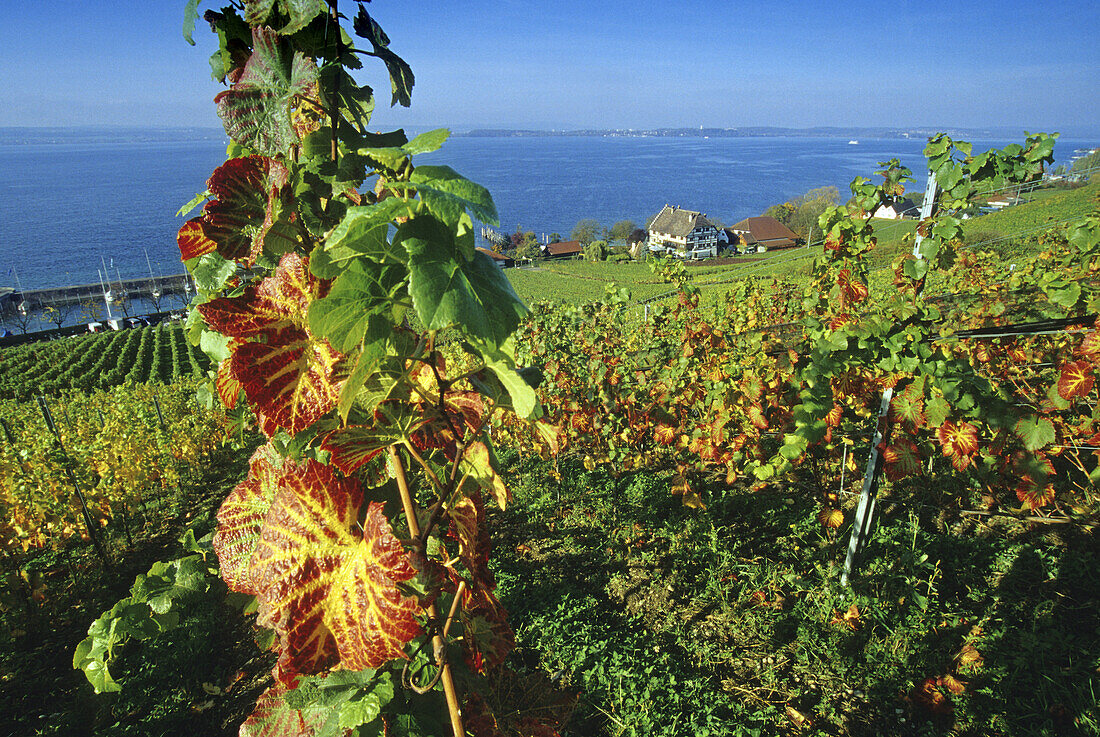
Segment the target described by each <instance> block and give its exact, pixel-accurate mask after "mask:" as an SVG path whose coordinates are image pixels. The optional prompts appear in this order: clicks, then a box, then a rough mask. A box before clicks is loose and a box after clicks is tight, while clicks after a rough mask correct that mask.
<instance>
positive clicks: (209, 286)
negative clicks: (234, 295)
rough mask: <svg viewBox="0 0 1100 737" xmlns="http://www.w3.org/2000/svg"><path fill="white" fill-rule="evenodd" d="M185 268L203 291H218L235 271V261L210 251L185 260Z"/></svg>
mask: <svg viewBox="0 0 1100 737" xmlns="http://www.w3.org/2000/svg"><path fill="white" fill-rule="evenodd" d="M184 264H185V265H186V266H187V270H188V271H190V272H191V276H193V277H195V285H196V286H197V287H198V288H199V289H201V290H202V291H204V292H218V291H221V289H222V287H224V286H225V285H226V282H228V281H229V280H230V279H232V278H233V275H234V274H236V273H237V264H236V262H235V261H230V260H228V259H225V258H222V256H221V254H219V253H216V252H212V253H207V254H204V255H202V256H199V257H198V258H195V259H190V260H188V261H185V262H184Z"/></svg>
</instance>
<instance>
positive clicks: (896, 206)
mask: <svg viewBox="0 0 1100 737" xmlns="http://www.w3.org/2000/svg"><path fill="white" fill-rule="evenodd" d="M871 217H873V218H882V219H884V220H911V219H913V218H917V217H920V206H919V205H917V204H915V203H914V202H913V200H911V199H908V198H906V199H904V200H896V201H894V202H891V203H889V204H886V205H882V206H880V207H879V208H878V209H877V210H875V211H874V212H873V213H871Z"/></svg>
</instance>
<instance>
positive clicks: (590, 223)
mask: <svg viewBox="0 0 1100 737" xmlns="http://www.w3.org/2000/svg"><path fill="white" fill-rule="evenodd" d="M603 232H604V228H603V226H602V225H600V223H599V221H597V220H594V219H592V218H585V219H583V220H581V221H579V222H578V223H577V225H576V226H575V227H574V228H573V232H572V234H571V237H572V238H573V240H575V241H580V242H581V243H582V244H584V245H586V246H587V245H588V244H589V243H591V242H592V241H594V240H596V239H597V238H599V237H600V236H601V235H602V234H603Z"/></svg>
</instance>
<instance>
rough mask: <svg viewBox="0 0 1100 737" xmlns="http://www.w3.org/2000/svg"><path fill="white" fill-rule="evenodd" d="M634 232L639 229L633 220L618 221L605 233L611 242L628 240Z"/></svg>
mask: <svg viewBox="0 0 1100 737" xmlns="http://www.w3.org/2000/svg"><path fill="white" fill-rule="evenodd" d="M635 230H639V228H638V224H637V223H635V222H634V221H633V220H620V221H619V222H617V223H615V224H614V225H612V226H611V229H610V230H608V231H607V238H608V240H612V241H625V240H627V239H628V238H630V234H631V233H633V232H634V231H635Z"/></svg>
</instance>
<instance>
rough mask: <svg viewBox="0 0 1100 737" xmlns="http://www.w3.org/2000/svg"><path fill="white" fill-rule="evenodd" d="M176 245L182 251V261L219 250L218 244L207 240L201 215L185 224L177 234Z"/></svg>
mask: <svg viewBox="0 0 1100 737" xmlns="http://www.w3.org/2000/svg"><path fill="white" fill-rule="evenodd" d="M176 244H177V245H178V246H179V249H180V260H181V261H190V260H191V259H193V258H198V257H199V256H205V255H206V254H208V253H213V252H214V251H216V250H218V244H217V243H215V242H214V241H212V240H210V239H209V238H207V237H206V233H205V232H204V231H203V228H202V216H201V215H200V216H198V217H193V218H191V219H190V220H188V221H187V222H186V223H184V224H183V227H182V228H180V230H179V233H177V234H176Z"/></svg>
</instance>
